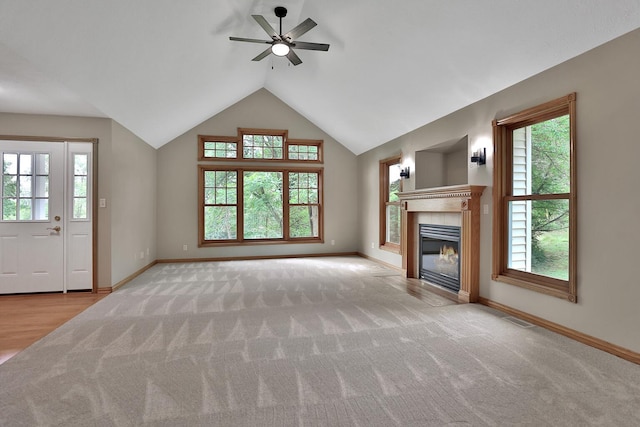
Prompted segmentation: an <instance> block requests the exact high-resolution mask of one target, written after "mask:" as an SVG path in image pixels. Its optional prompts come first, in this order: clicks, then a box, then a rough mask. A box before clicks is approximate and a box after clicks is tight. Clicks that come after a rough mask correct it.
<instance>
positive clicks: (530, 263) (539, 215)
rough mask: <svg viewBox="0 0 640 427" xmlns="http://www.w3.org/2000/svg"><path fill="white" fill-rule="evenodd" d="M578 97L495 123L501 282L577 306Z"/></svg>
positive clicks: (496, 268) (496, 272) (496, 270)
mask: <svg viewBox="0 0 640 427" xmlns="http://www.w3.org/2000/svg"><path fill="white" fill-rule="evenodd" d="M575 99H576V96H575V94H570V95H567V96H566V97H563V98H560V99H557V100H554V101H551V102H548V103H546V104H543V105H540V106H538V107H534V108H531V109H528V110H525V111H523V112H520V113H517V114H515V115H513V116H510V117H507V118H505V119H502V120H496V121H494V123H493V126H494V142H495V150H496V151H495V153H496V157H495V170H494V195H493V199H494V204H495V206H494V226H493V229H494V230H493V239H494V253H493V274H492V277H493V279H494V280H497V281H502V282H506V283H510V284H513V285H517V286H522V287H525V288H528V289H532V290H535V291H539V292H543V293H546V294H549V295H553V296H557V297H561V298H566V299H568V300H569V301H572V302H576V301H577V294H576V268H577V264H576V260H577V258H576V234H577V229H576V214H577V212H576V179H575V156H576V153H575V146H576V135H575Z"/></svg>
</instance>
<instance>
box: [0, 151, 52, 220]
mask: <svg viewBox="0 0 640 427" xmlns="http://www.w3.org/2000/svg"><path fill="white" fill-rule="evenodd" d="M48 161H49V154H46V153H38V154H33V153H4V154H3V155H2V170H3V174H2V199H3V202H2V220H3V221H32V220H46V219H48V203H49V199H48V197H49V194H48V193H49V191H48V179H49V177H48V170H49V165H48ZM34 162H35V164H34ZM34 170H35V171H42V172H47V174H46V175H35V177H34V174H33V172H34ZM34 178H35V179H34ZM34 190H35V191H34ZM36 202H37V203H36ZM36 205H37V206H41V207H44V206H45V205H46V208H42V209H41V210H39V211H38V213H37V215H35V216H34V211H33V207H34V206H36ZM44 215H46V216H44Z"/></svg>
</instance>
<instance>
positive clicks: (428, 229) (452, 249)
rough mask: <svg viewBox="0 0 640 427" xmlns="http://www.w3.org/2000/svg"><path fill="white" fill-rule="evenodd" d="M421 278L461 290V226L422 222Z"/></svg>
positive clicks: (454, 290)
mask: <svg viewBox="0 0 640 427" xmlns="http://www.w3.org/2000/svg"><path fill="white" fill-rule="evenodd" d="M419 242H420V278H421V279H423V280H426V281H427V282H430V283H433V284H435V285H439V286H442V287H444V288H446V289H448V290H450V291H453V292H458V291H459V290H460V249H459V246H460V227H455V226H449V225H437V224H420V240H419Z"/></svg>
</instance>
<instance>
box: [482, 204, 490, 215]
mask: <svg viewBox="0 0 640 427" xmlns="http://www.w3.org/2000/svg"><path fill="white" fill-rule="evenodd" d="M482 209H483V212H484V214H485V215H488V214H489V205H486V204H485V205H483V206H482Z"/></svg>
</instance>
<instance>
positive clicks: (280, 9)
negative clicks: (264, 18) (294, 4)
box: [274, 6, 287, 18]
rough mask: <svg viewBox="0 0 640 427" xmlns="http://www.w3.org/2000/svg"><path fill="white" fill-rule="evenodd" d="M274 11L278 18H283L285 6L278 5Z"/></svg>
mask: <svg viewBox="0 0 640 427" xmlns="http://www.w3.org/2000/svg"><path fill="white" fill-rule="evenodd" d="M274 12H275V13H276V16H277V17H278V18H284V17H285V16H287V8H286V7H282V6H278V7H276V8H275V10H274Z"/></svg>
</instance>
